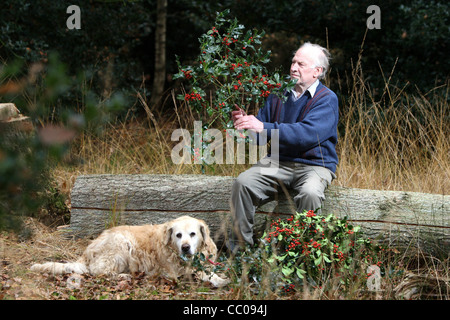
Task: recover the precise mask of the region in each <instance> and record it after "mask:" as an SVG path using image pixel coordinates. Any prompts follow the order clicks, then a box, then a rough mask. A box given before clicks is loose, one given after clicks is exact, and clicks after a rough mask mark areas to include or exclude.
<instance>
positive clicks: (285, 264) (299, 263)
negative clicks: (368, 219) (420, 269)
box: [263, 210, 383, 289]
mask: <svg viewBox="0 0 450 320" xmlns="http://www.w3.org/2000/svg"><path fill="white" fill-rule="evenodd" d="M263 242H264V243H265V244H266V250H267V254H268V256H269V257H270V258H269V260H268V262H269V263H273V266H274V269H273V272H274V273H279V275H280V278H281V279H280V281H281V282H282V283H284V285H283V286H284V287H286V286H287V287H289V288H290V289H292V288H293V286H292V285H295V286H298V285H299V284H301V283H302V281H303V280H304V279H307V281H308V282H309V283H311V284H313V285H314V286H319V287H322V285H324V284H325V283H326V282H327V280H328V279H329V278H330V275H334V276H339V277H340V282H341V283H342V284H343V285H346V284H348V283H349V281H350V280H351V279H352V277H353V276H354V274H353V272H354V271H359V272H363V270H364V268H363V267H364V266H368V265H372V264H376V265H377V266H378V267H381V266H382V261H381V260H380V255H379V253H380V251H381V250H383V248H382V247H380V246H377V245H374V244H372V242H371V241H370V240H369V239H367V238H365V237H364V236H363V234H362V233H361V231H360V230H359V226H353V225H351V224H349V222H348V221H347V218H346V217H344V218H343V219H338V218H337V217H336V216H334V215H333V214H330V215H328V216H326V217H324V216H320V215H316V214H315V212H314V211H312V210H310V211H304V212H301V213H296V214H295V215H292V216H291V217H290V218H288V219H287V220H281V219H278V220H275V221H273V222H272V224H271V225H270V229H269V231H268V232H267V233H266V234H265V236H264V237H263ZM349 271H352V272H349Z"/></svg>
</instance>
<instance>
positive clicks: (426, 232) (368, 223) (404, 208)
mask: <svg viewBox="0 0 450 320" xmlns="http://www.w3.org/2000/svg"><path fill="white" fill-rule="evenodd" d="M233 181H234V178H232V177H218V176H204V175H202V176H199V175H83V176H79V177H78V178H77V180H76V182H75V185H74V187H73V189H72V193H71V222H70V230H71V232H72V234H73V235H75V236H78V237H92V236H96V235H97V234H99V233H100V232H101V231H102V230H103V229H105V228H108V227H110V226H112V225H118V224H131V225H137V224H148V223H152V224H157V223H163V222H165V221H168V220H170V219H173V218H176V217H179V216H181V215H190V216H193V217H197V218H200V219H203V220H205V221H206V222H207V223H208V225H209V226H210V229H211V234H212V235H213V237H214V239H215V240H216V241H217V242H219V243H220V242H221V241H223V239H224V237H225V236H226V235H227V234H228V228H229V223H230V219H229V216H230V215H229V213H230V205H229V199H230V192H231V186H232V183H233ZM291 199H292V195H288V196H285V195H283V194H282V192H280V195H279V197H278V199H274V200H273V201H271V202H269V203H266V204H264V205H263V206H261V207H259V208H257V214H256V218H255V230H256V231H259V232H260V231H261V230H263V229H264V226H265V225H266V222H267V220H268V218H269V219H270V218H273V217H275V216H276V217H278V216H281V217H288V216H289V215H291V214H292V213H294V212H295V209H294V207H293V205H292V200H291ZM329 213H333V214H335V215H336V216H338V217H344V216H347V217H348V219H349V220H350V221H351V222H352V223H353V224H354V225H360V226H361V228H362V230H363V231H364V232H365V234H366V235H367V236H368V237H371V238H379V239H380V240H382V241H384V242H387V243H388V244H391V245H395V246H402V247H405V246H406V247H411V248H414V249H417V248H419V249H424V250H425V251H433V252H435V251H437V250H438V251H441V253H442V251H443V252H444V253H445V254H448V248H449V245H450V196H449V195H439V194H426V193H418V192H402V191H380V190H365V189H355V188H344V187H339V186H334V185H332V186H330V187H329V188H328V190H327V191H326V201H325V202H324V205H323V207H322V214H324V215H326V214H329Z"/></svg>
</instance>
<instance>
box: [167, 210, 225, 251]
mask: <svg viewBox="0 0 450 320" xmlns="http://www.w3.org/2000/svg"><path fill="white" fill-rule="evenodd" d="M166 237H167V238H166V244H167V245H170V244H171V245H173V246H174V247H175V248H176V249H177V250H178V253H179V254H185V255H193V254H196V253H197V252H199V251H200V250H201V249H203V247H206V251H208V252H211V254H215V252H214V251H216V250H217V247H216V245H215V244H214V242H213V241H212V239H211V238H210V235H209V228H208V226H207V225H206V223H205V222H204V221H203V220H199V219H195V218H191V217H188V216H183V217H180V218H178V219H175V220H173V221H171V222H170V223H169V224H168V225H167V232H166ZM214 249H215V250H214Z"/></svg>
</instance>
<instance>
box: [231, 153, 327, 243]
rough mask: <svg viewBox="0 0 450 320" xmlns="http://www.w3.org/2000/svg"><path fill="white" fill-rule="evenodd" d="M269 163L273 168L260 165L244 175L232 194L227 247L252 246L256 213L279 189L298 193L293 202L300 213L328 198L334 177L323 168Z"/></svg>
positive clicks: (318, 205) (276, 161) (241, 175)
mask: <svg viewBox="0 0 450 320" xmlns="http://www.w3.org/2000/svg"><path fill="white" fill-rule="evenodd" d="M264 161H265V162H267V161H269V162H270V166H271V169H268V168H267V165H263V164H262V163H261V161H260V162H258V163H257V164H255V165H254V166H252V167H251V168H250V169H248V170H246V171H244V172H242V173H241V174H240V175H239V176H238V177H237V178H236V180H235V181H234V183H233V187H232V191H231V203H230V206H231V218H232V228H231V232H230V237H229V240H228V242H227V246H228V248H229V249H230V250H234V249H235V248H236V247H238V246H239V245H242V244H243V243H245V242H247V243H249V244H253V225H254V216H255V210H256V208H257V207H258V206H260V205H262V204H264V203H265V202H268V201H271V200H272V199H273V197H274V195H275V194H276V193H277V192H279V191H280V190H282V189H284V188H287V189H293V190H295V193H296V196H295V197H294V203H295V205H296V207H297V211H298V212H302V211H303V210H316V209H318V208H319V207H321V205H322V201H323V200H324V199H325V195H324V191H325V189H326V188H327V186H328V185H329V184H330V183H331V181H332V180H333V179H335V178H336V176H335V174H334V173H333V172H332V171H330V170H329V169H327V168H325V167H321V166H312V165H305V164H302V163H296V162H284V161H278V160H270V158H265V159H264Z"/></svg>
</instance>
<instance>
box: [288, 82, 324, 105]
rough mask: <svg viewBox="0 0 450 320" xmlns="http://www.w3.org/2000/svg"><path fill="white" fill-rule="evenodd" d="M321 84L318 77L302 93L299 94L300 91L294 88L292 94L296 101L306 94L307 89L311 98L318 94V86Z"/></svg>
mask: <svg viewBox="0 0 450 320" xmlns="http://www.w3.org/2000/svg"><path fill="white" fill-rule="evenodd" d="M319 84H320V81H319V80H318V79H317V80H316V81H315V82H314V83H313V84H312V85H310V86H309V87H308V89H306V90H305V91H304V92H303V93H302V94H300V95H298V93H297V92H296V91H295V90H294V89H292V90H291V91H292V95H293V96H292V97H293V98H294V101H297V100H298V99H300V98H301V97H302V96H303V95H304V94H305V92H306V91H309V95H310V97H311V98H312V97H314V95H315V94H316V90H317V87H318V86H319Z"/></svg>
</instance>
